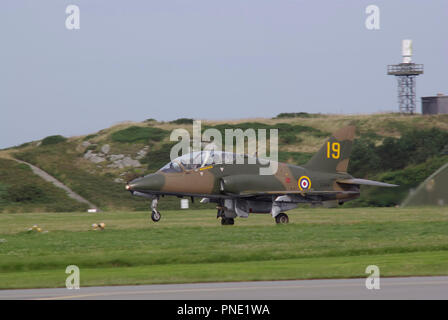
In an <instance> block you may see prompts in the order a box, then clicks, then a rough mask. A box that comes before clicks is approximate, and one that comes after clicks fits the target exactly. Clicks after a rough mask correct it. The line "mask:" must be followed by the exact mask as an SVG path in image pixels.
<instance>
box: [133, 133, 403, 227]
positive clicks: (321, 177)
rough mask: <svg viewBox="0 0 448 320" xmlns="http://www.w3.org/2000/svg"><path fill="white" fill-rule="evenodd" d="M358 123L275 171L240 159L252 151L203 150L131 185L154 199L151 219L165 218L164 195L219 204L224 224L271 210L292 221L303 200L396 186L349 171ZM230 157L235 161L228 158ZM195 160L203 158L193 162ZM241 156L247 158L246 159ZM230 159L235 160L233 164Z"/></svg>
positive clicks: (314, 201)
mask: <svg viewBox="0 0 448 320" xmlns="http://www.w3.org/2000/svg"><path fill="white" fill-rule="evenodd" d="M354 135H355V127H354V126H349V127H344V128H342V129H340V130H338V131H337V132H335V133H334V134H333V135H332V136H331V137H330V138H329V139H328V140H327V141H325V143H324V145H323V146H322V148H321V149H320V150H319V151H318V152H317V153H316V154H315V155H314V156H313V157H312V158H311V159H310V160H309V161H308V163H306V164H305V165H303V166H297V165H292V164H287V163H278V164H277V165H278V169H277V172H276V173H275V174H273V175H260V174H259V169H260V166H262V164H261V161H254V162H255V164H250V162H249V161H245V162H244V164H237V161H235V160H236V159H237V158H238V157H242V158H243V159H244V160H248V158H249V157H250V156H249V155H244V154H233V153H228V152H216V151H201V152H195V153H190V154H187V155H184V156H182V157H179V158H176V159H174V160H173V161H171V162H169V163H168V164H167V165H165V166H164V167H162V168H161V169H160V170H158V171H157V172H155V173H152V174H149V175H147V176H144V177H141V178H137V179H135V180H133V181H131V182H129V183H128V184H127V185H126V190H128V191H130V192H131V193H132V194H133V195H135V196H143V197H146V198H149V199H151V200H152V204H151V211H152V213H151V218H152V220H153V221H154V222H157V221H159V220H160V218H161V215H160V212H159V211H158V210H157V204H158V200H159V197H160V196H164V195H169V196H178V197H191V198H192V200H194V198H196V197H200V198H202V200H201V202H202V203H207V202H214V203H216V204H217V209H218V214H217V217H218V218H221V224H223V225H233V224H234V219H235V218H236V217H241V218H247V217H248V215H249V214H250V213H270V214H271V215H272V217H273V218H274V219H275V221H276V222H277V223H288V222H289V218H288V216H287V215H286V213H284V212H285V211H287V210H291V209H294V208H296V207H297V206H298V205H299V204H301V203H311V204H318V203H323V202H325V201H337V202H338V203H339V204H343V203H344V202H346V201H349V200H353V199H355V198H357V197H359V195H360V186H361V185H370V186H379V187H396V185H393V184H388V183H383V182H377V181H371V180H364V179H356V178H354V177H352V176H351V175H350V174H348V173H347V167H348V162H349V156H350V153H351V149H352V145H353V139H354ZM229 158H231V159H233V160H234V161H226V160H229ZM192 159H196V160H198V159H199V160H200V161H191V160H192ZM240 160H241V159H240ZM229 162H231V163H230V164H229Z"/></svg>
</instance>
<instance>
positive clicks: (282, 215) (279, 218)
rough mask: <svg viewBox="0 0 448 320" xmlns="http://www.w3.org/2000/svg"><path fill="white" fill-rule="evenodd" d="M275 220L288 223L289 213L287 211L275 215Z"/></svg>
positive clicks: (279, 222)
mask: <svg viewBox="0 0 448 320" xmlns="http://www.w3.org/2000/svg"><path fill="white" fill-rule="evenodd" d="M275 222H277V223H278V224H286V223H288V222H289V218H288V215H287V214H286V213H283V212H281V213H279V214H278V215H277V216H276V217H275Z"/></svg>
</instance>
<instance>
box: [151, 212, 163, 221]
mask: <svg viewBox="0 0 448 320" xmlns="http://www.w3.org/2000/svg"><path fill="white" fill-rule="evenodd" d="M160 218H162V215H161V214H160V212H159V211H157V210H152V213H151V219H152V221H154V222H159V221H160Z"/></svg>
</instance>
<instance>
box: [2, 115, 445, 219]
mask: <svg viewBox="0 0 448 320" xmlns="http://www.w3.org/2000/svg"><path fill="white" fill-rule="evenodd" d="M191 122H192V120H191V119H178V120H176V121H172V122H158V121H155V120H153V119H148V120H146V121H143V122H125V123H120V124H118V125H115V126H112V127H110V128H107V129H104V130H101V131H98V132H96V133H94V134H90V135H87V136H79V137H70V138H65V137H61V136H51V137H47V138H45V139H43V140H41V141H33V142H29V143H26V144H23V145H21V146H16V147H12V148H9V149H5V150H1V151H0V158H8V157H15V158H17V159H20V160H23V161H26V162H29V163H32V164H34V165H36V166H38V167H39V168H41V169H43V170H45V171H47V172H48V173H49V174H51V175H53V176H54V177H56V178H57V179H58V180H60V181H62V182H63V183H65V184H66V185H67V186H69V187H70V188H71V189H72V190H74V191H75V192H77V193H78V194H80V195H81V196H83V197H85V198H86V199H88V200H89V201H91V202H92V203H94V204H96V205H97V206H98V207H100V208H101V209H102V210H146V209H147V207H148V201H147V200H144V199H141V198H137V197H132V196H131V195H130V194H129V193H127V192H125V191H124V185H125V182H126V181H127V180H128V179H131V178H132V177H135V176H139V175H143V174H146V173H150V172H154V171H156V170H157V169H159V168H160V167H161V166H162V165H164V164H165V163H167V162H168V161H169V152H170V147H171V146H172V145H173V142H170V141H169V135H170V133H171V131H172V130H173V129H175V128H184V129H187V130H189V131H190V132H191V130H192V126H191ZM353 124H354V125H356V126H357V133H356V136H357V140H356V143H355V147H354V150H353V156H352V159H351V162H350V165H349V173H351V174H353V175H355V176H356V177H359V178H369V179H376V180H382V181H386V182H390V183H398V184H400V185H401V187H400V188H399V189H398V190H397V191H394V192H391V191H390V190H384V189H377V188H366V190H365V191H366V192H364V193H363V196H362V197H361V198H360V199H358V200H356V201H354V202H352V203H350V206H367V205H368V206H370V205H374V206H393V205H396V204H398V203H400V201H401V200H402V199H403V198H404V197H405V196H406V194H407V193H408V190H409V189H410V188H413V187H416V186H417V185H418V184H419V183H420V182H421V181H423V180H424V178H426V177H427V176H428V175H429V174H430V173H431V172H433V171H434V170H436V169H437V168H438V167H440V166H441V165H442V164H443V163H445V162H446V161H448V157H447V156H444V155H442V153H443V150H444V147H445V146H446V145H447V144H448V115H435V116H422V115H414V116H406V115H399V114H374V115H320V114H307V113H297V114H280V115H279V116H278V117H276V118H272V119H262V118H257V119H246V120H238V121H203V123H202V129H203V130H204V129H206V128H211V127H214V128H217V129H219V130H224V129H225V128H241V129H246V128H254V129H258V128H266V129H269V128H278V129H279V158H280V161H285V162H289V163H294V164H298V165H300V164H303V163H305V162H306V161H307V160H308V159H309V158H310V157H311V155H312V154H313V153H314V152H316V151H317V150H318V149H319V148H320V146H321V145H322V144H323V142H324V140H325V139H326V138H327V137H328V136H329V134H330V133H331V132H333V131H335V130H336V129H338V128H340V127H342V126H346V125H353ZM5 161H6V160H5ZM5 161H3V162H1V172H2V175H0V210H1V211H9V210H12V209H11V208H14V211H23V212H25V211H48V210H52V209H51V208H52V207H51V206H50V204H45V205H44V204H43V202H39V201H42V197H41V196H38V195H39V194H41V193H42V192H44V193H45V194H46V195H50V194H52V195H53V198H52V201H51V203H52V204H51V205H52V206H53V207H54V208H59V209H60V210H62V211H72V210H78V209H79V210H80V209H84V208H81V207H82V205H78V207H77V206H76V205H75V204H73V203H71V204H70V205H69V204H68V203H67V201H68V200H67V197H64V195H63V194H61V192H62V191H60V190H52V191H51V192H50V191H48V190H49V188H52V187H53V186H52V185H48V184H47V183H45V184H43V183H37V182H36V179H39V178H37V177H35V176H33V174H32V173H31V172H29V174H23V172H22V171H21V170H25V169H24V168H20V166H18V165H16V164H15V163H14V162H11V160H8V161H6V162H5ZM6 173H8V175H10V176H15V175H17V174H20V176H21V177H22V178H21V179H17V180H14V179H12V178H11V177H9V178H8V177H7V176H8V175H6ZM30 185H34V186H35V189H36V190H34V191H35V195H34V196H33V195H31V196H30V197H28V198H27V199H25V200H19V201H14V200H13V197H11V194H12V193H13V192H14V189H17V188H19V189H20V187H24V186H30ZM37 190H40V191H37ZM45 190H47V191H48V192H47V191H45ZM56 191H57V192H56ZM62 193H63V192H62ZM31 194H32V193H31ZM39 197H41V198H39ZM39 199H40V200H39ZM47 199H48V197H47ZM16 200H17V199H16ZM70 201H72V200H71V199H70ZM79 206H81V207H79ZM193 207H194V208H196V207H199V205H198V204H195V205H194V206H193ZM160 208H161V210H163V209H165V208H171V209H177V208H179V201H178V199H176V198H171V197H170V198H165V199H163V201H161V202H160Z"/></svg>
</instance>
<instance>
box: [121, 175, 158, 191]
mask: <svg viewBox="0 0 448 320" xmlns="http://www.w3.org/2000/svg"><path fill="white" fill-rule="evenodd" d="M164 182H165V179H164V177H163V175H161V174H159V173H153V174H150V175H147V176H145V177H143V178H138V179H135V180H132V181H131V182H129V183H128V184H127V185H126V190H130V191H143V192H144V191H160V190H161V189H162V187H163V184H164Z"/></svg>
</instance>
